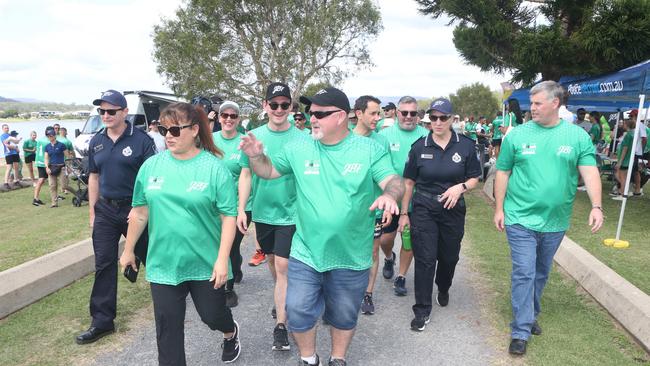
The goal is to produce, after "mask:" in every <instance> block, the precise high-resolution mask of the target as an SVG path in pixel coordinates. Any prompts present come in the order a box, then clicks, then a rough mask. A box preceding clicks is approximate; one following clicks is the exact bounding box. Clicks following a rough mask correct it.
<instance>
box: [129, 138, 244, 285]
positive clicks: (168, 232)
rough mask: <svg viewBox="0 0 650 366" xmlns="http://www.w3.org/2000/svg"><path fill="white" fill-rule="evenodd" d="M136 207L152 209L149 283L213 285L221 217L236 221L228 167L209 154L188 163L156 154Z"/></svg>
mask: <svg viewBox="0 0 650 366" xmlns="http://www.w3.org/2000/svg"><path fill="white" fill-rule="evenodd" d="M138 206H147V207H148V209H149V249H148V252H147V281H149V282H153V283H159V284H164V285H178V284H179V283H181V282H185V281H205V280H209V279H210V277H211V276H212V270H213V268H214V263H215V262H216V261H217V255H218V253H219V246H220V244H221V217H220V215H224V216H237V194H236V191H235V185H234V184H233V180H232V175H231V174H230V172H229V171H228V168H226V166H225V164H224V163H223V162H222V161H221V160H220V159H218V158H217V157H216V156H214V155H212V154H211V153H209V152H207V151H201V152H200V153H199V154H198V155H197V156H195V157H193V158H192V159H189V160H178V159H175V158H174V157H173V156H172V155H171V153H170V152H169V150H165V151H163V152H161V153H158V154H156V155H154V156H152V157H151V158H149V159H147V160H146V161H145V162H144V164H142V167H141V168H140V171H139V172H138V176H137V178H136V180H135V185H134V188H133V207H138ZM228 278H232V270H231V268H230V264H229V265H228Z"/></svg>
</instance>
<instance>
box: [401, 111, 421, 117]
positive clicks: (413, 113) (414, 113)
mask: <svg viewBox="0 0 650 366" xmlns="http://www.w3.org/2000/svg"><path fill="white" fill-rule="evenodd" d="M399 112H400V113H401V114H402V117H408V115H409V114H410V115H411V117H415V116H417V115H418V111H410V112H409V111H399Z"/></svg>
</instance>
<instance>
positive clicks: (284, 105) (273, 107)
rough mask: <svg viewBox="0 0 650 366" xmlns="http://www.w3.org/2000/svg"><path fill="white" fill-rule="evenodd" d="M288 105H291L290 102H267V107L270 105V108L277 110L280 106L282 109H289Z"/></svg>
mask: <svg viewBox="0 0 650 366" xmlns="http://www.w3.org/2000/svg"><path fill="white" fill-rule="evenodd" d="M290 106H291V103H282V104H280V103H275V102H273V103H269V107H271V109H272V110H277V109H278V107H280V108H282V110H285V111H286V110H287V109H289V107H290Z"/></svg>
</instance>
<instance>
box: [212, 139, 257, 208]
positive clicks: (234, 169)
mask: <svg viewBox="0 0 650 366" xmlns="http://www.w3.org/2000/svg"><path fill="white" fill-rule="evenodd" d="M241 136H243V134H239V135H235V137H233V138H231V139H227V138H225V137H223V135H222V134H221V132H213V133H212V139H213V140H214V144H215V145H217V147H218V148H220V149H221V150H223V159H222V160H223V163H224V164H226V168H228V170H229V171H230V174H232V179H233V181H234V182H235V187H237V185H238V183H239V175H240V174H241V165H239V159H240V158H241V150H239V139H240V137H241ZM252 206H253V194H252V192H251V194H250V195H249V196H248V201H246V207H245V208H244V209H245V210H246V211H250V210H251V209H252Z"/></svg>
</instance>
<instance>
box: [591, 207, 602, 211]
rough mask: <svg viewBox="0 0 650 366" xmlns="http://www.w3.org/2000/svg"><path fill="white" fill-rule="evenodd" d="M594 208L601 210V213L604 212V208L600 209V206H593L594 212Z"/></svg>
mask: <svg viewBox="0 0 650 366" xmlns="http://www.w3.org/2000/svg"><path fill="white" fill-rule="evenodd" d="M594 208H597V209H599V210H600V211H602V210H603V208H602V207H600V206H591V209H592V210H593V209H594Z"/></svg>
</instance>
